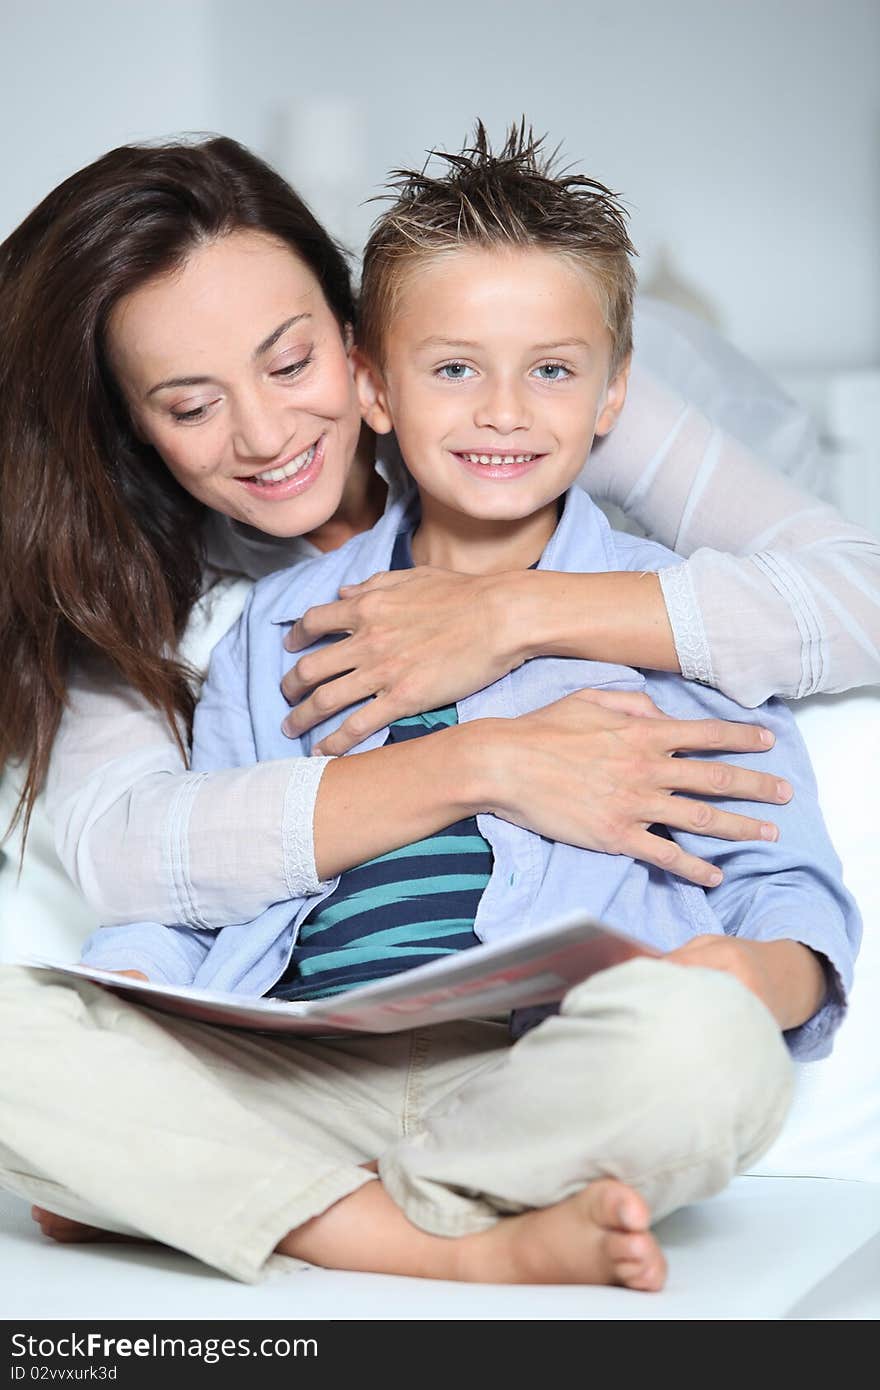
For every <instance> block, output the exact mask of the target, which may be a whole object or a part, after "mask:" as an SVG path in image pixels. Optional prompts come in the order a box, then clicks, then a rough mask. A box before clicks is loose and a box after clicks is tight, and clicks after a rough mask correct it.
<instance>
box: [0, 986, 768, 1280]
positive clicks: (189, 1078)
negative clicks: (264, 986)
mask: <svg viewBox="0 0 880 1390" xmlns="http://www.w3.org/2000/svg"><path fill="white" fill-rule="evenodd" d="M0 1058H2V1063H0V1186H3V1187H5V1188H7V1189H9V1190H11V1191H13V1192H16V1193H18V1194H19V1195H20V1196H22V1197H25V1198H26V1199H28V1200H29V1201H35V1202H37V1203H39V1204H40V1205H42V1206H45V1207H48V1208H50V1209H51V1210H53V1211H56V1212H59V1213H61V1214H62V1215H65V1216H70V1217H74V1218H76V1219H79V1220H83V1221H86V1222H89V1223H91V1224H95V1225H100V1226H105V1227H108V1228H110V1229H114V1230H117V1231H125V1232H137V1233H139V1234H143V1235H147V1236H150V1237H153V1238H154V1239H155V1240H159V1241H163V1242H165V1243H166V1244H168V1245H172V1246H176V1247H177V1248H178V1249H180V1250H184V1251H186V1252H188V1253H189V1254H191V1255H193V1256H195V1257H196V1258H198V1259H200V1260H204V1261H205V1262H206V1263H208V1264H209V1265H213V1266H215V1267H216V1268H217V1269H220V1270H224V1271H225V1272H226V1273H228V1274H230V1275H232V1276H233V1277H235V1278H237V1279H242V1280H246V1281H253V1280H256V1279H257V1278H259V1276H260V1272H261V1269H262V1267H263V1266H264V1264H265V1261H266V1259H267V1258H268V1256H269V1255H270V1254H271V1253H272V1251H273V1249H274V1248H275V1246H276V1245H277V1243H278V1241H279V1240H280V1239H281V1238H282V1237H283V1236H284V1235H285V1234H286V1233H287V1232H288V1231H290V1230H292V1229H294V1228H295V1227H297V1226H299V1225H301V1224H302V1223H303V1222H304V1221H306V1220H308V1219H309V1218H310V1217H313V1216H316V1215H318V1214H319V1213H320V1212H322V1211H324V1210H326V1208H327V1207H328V1206H330V1205H331V1204H332V1203H334V1202H336V1201H338V1200H339V1199H340V1198H341V1197H344V1196H346V1195H347V1194H348V1193H351V1192H353V1191H355V1189H357V1188H358V1187H360V1186H361V1185H362V1184H363V1183H366V1182H370V1181H374V1180H375V1179H374V1177H373V1175H372V1174H371V1173H368V1172H366V1171H365V1170H364V1169H363V1168H362V1167H360V1166H359V1165H360V1164H362V1163H364V1162H367V1161H369V1160H370V1159H374V1158H379V1159H380V1176H381V1179H382V1181H383V1182H384V1184H385V1186H386V1188H387V1189H388V1191H389V1192H390V1194H391V1196H392V1197H393V1199H394V1200H395V1202H397V1204H398V1205H399V1206H400V1207H401V1208H402V1209H403V1211H404V1212H405V1213H406V1215H407V1216H408V1217H409V1219H410V1220H411V1221H413V1222H414V1223H415V1224H416V1225H417V1226H420V1227H421V1228H423V1229H424V1230H426V1231H431V1232H434V1233H436V1234H439V1235H447V1236H455V1235H460V1234H464V1233H467V1232H473V1231H479V1230H482V1229H485V1228H486V1227H488V1226H490V1225H492V1224H493V1223H494V1222H495V1221H497V1220H498V1219H499V1217H500V1216H502V1215H504V1214H508V1213H514V1212H520V1211H523V1210H525V1209H528V1208H532V1207H543V1206H547V1205H549V1204H551V1203H553V1202H557V1201H559V1200H560V1199H562V1198H564V1197H566V1196H569V1195H570V1194H571V1193H573V1192H576V1191H578V1190H579V1189H580V1188H582V1187H583V1186H584V1185H585V1184H587V1183H589V1182H590V1181H592V1180H593V1179H595V1178H597V1177H600V1176H613V1177H617V1178H621V1179H622V1180H623V1181H625V1182H627V1183H630V1184H631V1185H632V1186H634V1187H636V1188H638V1190H639V1191H640V1192H641V1193H642V1194H643V1195H644V1196H645V1198H646V1199H647V1201H648V1203H649V1204H650V1207H651V1210H652V1212H653V1214H654V1216H655V1218H659V1217H661V1216H664V1215H666V1214H667V1213H668V1212H670V1211H672V1210H673V1209H675V1208H676V1207H679V1206H681V1205H683V1204H684V1203H688V1202H693V1201H695V1200H698V1199H700V1198H703V1197H708V1196H710V1195H711V1194H712V1193H715V1192H718V1191H719V1190H720V1189H721V1188H723V1187H724V1186H725V1184H726V1183H728V1182H729V1181H730V1179H731V1178H732V1177H733V1176H734V1175H735V1174H736V1173H737V1172H739V1171H742V1170H743V1169H744V1168H746V1167H749V1166H750V1165H751V1164H753V1163H754V1162H755V1160H756V1159H757V1158H758V1157H759V1155H760V1154H761V1153H763V1151H764V1150H765V1149H766V1148H767V1147H769V1145H770V1144H771V1143H772V1141H773V1139H774V1138H775V1137H776V1135H777V1134H778V1132H779V1130H780V1128H781V1126H782V1123H783V1120H784V1118H785V1115H786V1111H787V1109H788V1105H789V1100H790V1095H791V1083H792V1067H791V1063H790V1061H789V1057H788V1053H787V1051H786V1049H785V1046H784V1044H783V1041H782V1038H781V1035H780V1032H779V1029H778V1028H777V1026H776V1024H775V1022H774V1020H773V1018H772V1016H771V1015H770V1013H769V1012H768V1011H767V1010H766V1009H765V1008H764V1006H763V1005H762V1004H761V1003H760V1002H759V1001H758V1000H757V999H755V998H754V997H753V996H752V995H751V994H750V993H748V991H747V990H746V989H745V988H743V986H741V985H740V984H739V983H738V982H737V981H735V980H733V979H731V978H730V977H729V976H726V975H723V974H720V973H718V972H717V971H710V970H701V969H690V968H688V969H685V968H683V967H681V966H675V965H670V964H667V963H665V962H659V961H644V960H642V961H633V962H630V963H629V964H627V965H622V966H618V967H617V968H616V969H613V970H607V971H604V972H602V973H601V974H599V975H596V976H594V977H593V979H591V980H588V981H586V982H585V983H583V984H581V985H578V986H577V987H576V988H575V989H573V990H572V991H571V992H570V993H569V994H568V996H567V998H566V999H565V1001H564V1003H563V1007H562V1012H561V1014H560V1015H559V1016H558V1017H554V1018H549V1019H547V1020H545V1022H543V1023H542V1024H540V1025H539V1026H538V1027H537V1028H535V1029H534V1030H533V1031H532V1032H531V1033H528V1034H526V1036H525V1037H523V1038H521V1039H520V1040H519V1042H517V1043H514V1044H510V1043H509V1041H508V1038H507V1030H506V1028H504V1027H503V1026H502V1025H501V1024H497V1023H486V1022H466V1023H460V1024H445V1025H442V1026H439V1027H437V1028H432V1029H425V1030H420V1031H415V1032H410V1033H399V1034H394V1035H391V1036H388V1037H355V1038H341V1039H333V1040H329V1041H320V1042H316V1041H301V1040H293V1041H290V1040H287V1039H285V1040H283V1041H282V1040H279V1039H277V1038H269V1037H263V1036H261V1035H257V1034H249V1033H235V1032H232V1031H230V1030H225V1029H219V1028H212V1027H210V1026H208V1025H205V1024H197V1023H189V1022H185V1021H183V1020H181V1019H178V1018H174V1017H171V1016H170V1015H163V1014H161V1013H158V1012H156V1011H153V1010H147V1009H143V1008H140V1007H136V1006H134V1005H132V1004H129V1003H128V1002H126V1001H124V1000H122V999H120V998H117V997H114V996H113V995H111V994H108V993H107V992H105V991H104V990H102V989H100V988H99V987H97V986H94V985H91V984H89V983H88V982H86V981H75V982H74V981H71V980H70V979H67V978H64V977H61V976H58V975H53V974H50V973H48V972H44V971H37V970H25V969H21V968H18V967H4V968H2V969H0Z"/></svg>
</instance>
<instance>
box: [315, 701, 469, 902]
mask: <svg viewBox="0 0 880 1390" xmlns="http://www.w3.org/2000/svg"><path fill="white" fill-rule="evenodd" d="M487 728H488V726H487V723H486V721H477V722H474V723H471V724H461V725H456V726H455V727H453V728H449V729H442V730H439V731H437V732H436V733H432V734H431V735H430V737H427V738H418V739H408V740H407V741H406V742H405V743H400V744H391V745H386V746H385V747H384V748H377V749H374V750H373V751H372V752H368V753H352V754H350V755H349V756H348V757H345V758H334V759H333V760H332V761H331V762H330V763H329V764H328V766H327V767H326V769H325V771H324V775H323V777H322V779H321V785H320V787H319V789H318V796H317V800H316V803H315V820H314V845H315V864H316V867H317V871H318V874H319V876H320V877H321V878H322V879H329V878H333V877H334V876H335V875H336V874H340V873H342V872H343V871H344V870H345V869H350V868H353V867H354V866H355V865H356V864H362V863H364V862H365V861H366V860H368V859H373V858H375V857H376V856H378V855H380V854H387V853H389V852H390V851H391V850H394V849H399V848H400V847H401V846H402V845H408V844H412V843H414V842H415V841H416V840H421V839H424V838H425V837H426V836H428V835H433V834H435V833H436V832H437V831H439V830H443V829H444V828H445V827H446V826H448V825H453V824H454V823H455V822H456V821H458V820H461V819H463V818H464V817H465V816H472V815H475V814H477V812H479V811H481V810H484V809H486V808H487V803H488V801H489V800H490V799H491V798H490V794H489V778H488V775H487V768H486V764H487V753H488V747H487Z"/></svg>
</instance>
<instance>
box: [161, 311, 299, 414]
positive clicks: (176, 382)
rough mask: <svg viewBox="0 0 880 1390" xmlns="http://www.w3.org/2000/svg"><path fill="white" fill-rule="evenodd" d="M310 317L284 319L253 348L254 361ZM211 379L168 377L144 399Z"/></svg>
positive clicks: (203, 377) (199, 384)
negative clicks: (295, 325) (297, 324)
mask: <svg viewBox="0 0 880 1390" xmlns="http://www.w3.org/2000/svg"><path fill="white" fill-rule="evenodd" d="M311 317H312V316H311V314H293V315H291V317H290V318H289V319H285V320H284V322H283V323H279V325H278V327H277V328H274V329H273V330H272V332H271V333H270V334H269V336H268V338H264V339H263V341H262V342H261V343H260V345H259V347H257V348H254V359H256V358H258V357H262V356H263V354H264V353H267V352H269V350H270V349H271V348H273V347H274V346H275V344H276V343H277V342H278V339H279V338H283V337H284V335H285V333H286V332H287V330H288V328H292V327H293V325H294V324H295V323H300V322H301V321H302V320H303V319H310V318H311ZM213 379H214V378H213V377H210V376H173V377H169V378H168V379H167V381H157V382H156V385H155V386H151V387H150V389H149V391H148V392H147V397H146V398H147V399H149V397H150V396H154V395H155V394H156V392H157V391H167V390H168V388H169V387H170V386H204V385H205V384H206V383H207V382H209V381H213Z"/></svg>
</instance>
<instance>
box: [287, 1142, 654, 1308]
mask: <svg viewBox="0 0 880 1390" xmlns="http://www.w3.org/2000/svg"><path fill="white" fill-rule="evenodd" d="M364 1166H367V1165H364ZM369 1166H371V1167H372V1166H373V1165H369ZM650 1225H651V1216H650V1212H649V1211H648V1207H647V1204H646V1202H645V1200H644V1198H642V1197H640V1196H639V1194H638V1192H635V1191H634V1190H633V1189H632V1188H631V1187H626V1186H625V1185H624V1184H623V1183H622V1182H617V1181H615V1180H614V1179H612V1178H602V1179H601V1180H599V1181H597V1182H594V1183H591V1184H590V1185H589V1187H586V1188H584V1189H583V1190H582V1191H581V1192H578V1193H576V1194H575V1195H574V1196H573V1197H569V1198H567V1199H566V1200H565V1201H564V1202H557V1203H556V1205H555V1206H552V1207H541V1208H539V1209H538V1210H536V1211H529V1212H525V1213H524V1214H523V1215H522V1216H503V1217H502V1218H501V1219H500V1220H499V1221H497V1222H496V1223H495V1225H494V1226H492V1227H490V1229H489V1230H487V1231H480V1232H478V1233H476V1234H474V1235H465V1236H436V1235H431V1234H430V1233H429V1232H427V1231H423V1230H421V1228H420V1227H418V1226H414V1225H413V1224H412V1222H411V1221H410V1220H409V1219H408V1218H407V1217H406V1216H405V1215H404V1213H403V1211H402V1210H401V1208H400V1207H398V1206H397V1205H396V1203H395V1202H393V1201H392V1199H391V1197H390V1196H389V1194H388V1193H387V1192H386V1190H385V1188H384V1186H383V1184H382V1183H381V1181H380V1182H370V1183H366V1184H365V1185H364V1186H363V1187H360V1188H358V1189H356V1191H354V1192H351V1193H349V1194H348V1196H347V1197H343V1198H342V1199H341V1200H340V1201H338V1202H335V1203H334V1204H333V1205H332V1206H330V1207H328V1208H327V1210H326V1211H324V1212H322V1213H321V1214H320V1215H319V1216H316V1217H312V1219H311V1220H309V1221H306V1222H304V1223H303V1225H301V1226H299V1227H296V1228H295V1229H294V1230H292V1231H290V1232H289V1233H288V1234H287V1235H286V1236H285V1237H284V1239H283V1240H282V1241H280V1242H279V1244H278V1246H277V1247H276V1249H277V1250H278V1253H279V1254H281V1255H292V1256H294V1257H295V1258H297V1259H302V1260H308V1262H309V1263H310V1264H316V1265H321V1266H323V1268H324V1269H350V1270H361V1271H363V1272H365V1273H371V1274H406V1275H410V1276H413V1275H414V1276H415V1277H417V1278H420V1279H460V1280H463V1281H464V1282H467V1283H474V1284H622V1285H624V1287H626V1288H629V1289H643V1290H646V1291H647V1290H656V1289H662V1287H663V1284H664V1282H665V1279H666V1261H665V1259H664V1258H663V1253H662V1251H661V1250H660V1247H659V1245H658V1244H657V1242H656V1240H655V1239H654V1237H653V1235H652V1234H651V1230H650Z"/></svg>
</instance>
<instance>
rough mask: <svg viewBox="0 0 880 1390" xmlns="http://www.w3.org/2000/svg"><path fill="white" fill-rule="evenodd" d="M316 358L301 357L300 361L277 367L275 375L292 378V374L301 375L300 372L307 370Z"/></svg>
mask: <svg viewBox="0 0 880 1390" xmlns="http://www.w3.org/2000/svg"><path fill="white" fill-rule="evenodd" d="M313 361H314V358H312V357H311V356H309V357H301V358H300V360H299V361H298V362H288V363H287V365H286V366H284V367H277V368H276V369H275V371H274V372H273V373H272V375H273V376H282V377H286V378H288V379H290V377H292V376H299V374H300V372H302V371H305V369H306V367H308V366H309V364H310V363H311V362H313Z"/></svg>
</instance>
